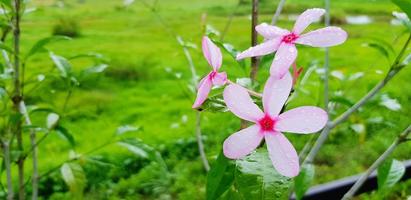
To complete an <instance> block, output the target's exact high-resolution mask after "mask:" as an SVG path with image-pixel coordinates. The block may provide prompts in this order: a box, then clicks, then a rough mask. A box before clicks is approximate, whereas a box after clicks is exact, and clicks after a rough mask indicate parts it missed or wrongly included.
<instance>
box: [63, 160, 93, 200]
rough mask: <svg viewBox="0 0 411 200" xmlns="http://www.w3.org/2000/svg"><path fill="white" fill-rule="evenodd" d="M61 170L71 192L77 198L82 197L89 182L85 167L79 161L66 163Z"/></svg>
mask: <svg viewBox="0 0 411 200" xmlns="http://www.w3.org/2000/svg"><path fill="white" fill-rule="evenodd" d="M60 172H61V176H62V177H63V180H64V182H65V183H66V184H67V185H68V187H69V188H70V192H71V193H72V194H73V195H75V196H76V197H77V198H81V196H82V195H83V190H84V188H85V186H86V182H87V179H86V175H85V173H84V171H83V168H82V167H81V166H80V165H79V164H77V163H64V164H63V165H62V166H61V168H60Z"/></svg>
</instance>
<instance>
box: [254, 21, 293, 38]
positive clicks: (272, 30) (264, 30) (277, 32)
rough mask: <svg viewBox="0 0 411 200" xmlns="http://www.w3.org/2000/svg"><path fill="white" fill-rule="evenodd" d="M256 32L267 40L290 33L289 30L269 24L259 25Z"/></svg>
mask: <svg viewBox="0 0 411 200" xmlns="http://www.w3.org/2000/svg"><path fill="white" fill-rule="evenodd" d="M255 30H256V31H257V32H258V33H259V34H260V35H262V36H263V37H264V38H265V39H273V38H276V37H280V36H284V35H287V34H289V33H290V31H288V30H285V29H282V28H279V27H277V26H272V25H268V24H267V23H262V24H259V25H257V26H256V27H255Z"/></svg>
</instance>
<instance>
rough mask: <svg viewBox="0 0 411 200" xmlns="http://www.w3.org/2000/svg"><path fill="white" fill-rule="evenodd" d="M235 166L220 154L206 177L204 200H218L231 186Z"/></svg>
mask: <svg viewBox="0 0 411 200" xmlns="http://www.w3.org/2000/svg"><path fill="white" fill-rule="evenodd" d="M234 169H235V166H234V164H233V163H231V162H230V160H229V159H228V158H226V157H225V156H224V154H223V153H222V152H221V153H220V154H219V155H218V157H217V160H216V161H215V163H214V164H213V165H212V166H211V169H210V171H209V172H208V175H207V188H206V199H207V200H214V199H218V198H219V197H220V196H221V195H222V194H223V193H224V192H226V191H227V190H228V189H229V188H230V187H231V186H232V184H233V181H234Z"/></svg>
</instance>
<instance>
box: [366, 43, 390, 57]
mask: <svg viewBox="0 0 411 200" xmlns="http://www.w3.org/2000/svg"><path fill="white" fill-rule="evenodd" d="M364 45H365V46H367V47H371V48H373V49H376V50H377V51H378V52H379V53H381V55H383V56H384V57H385V58H387V59H389V58H390V52H389V50H388V49H387V48H386V47H385V46H384V45H382V44H380V43H378V42H369V43H365V44H364Z"/></svg>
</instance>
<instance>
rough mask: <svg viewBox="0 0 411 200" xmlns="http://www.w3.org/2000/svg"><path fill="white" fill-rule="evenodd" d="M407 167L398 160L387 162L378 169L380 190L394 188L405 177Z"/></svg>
mask: <svg viewBox="0 0 411 200" xmlns="http://www.w3.org/2000/svg"><path fill="white" fill-rule="evenodd" d="M404 173H405V167H404V164H402V162H400V161H398V160H395V159H394V160H393V159H390V160H387V161H385V162H384V163H383V164H382V165H381V166H380V167H379V168H378V175H377V179H378V189H386V188H390V187H392V186H394V185H395V184H396V183H397V182H398V181H399V180H400V179H401V177H402V176H403V175H404Z"/></svg>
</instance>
